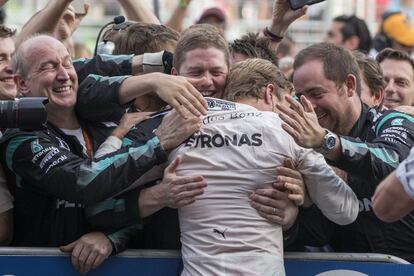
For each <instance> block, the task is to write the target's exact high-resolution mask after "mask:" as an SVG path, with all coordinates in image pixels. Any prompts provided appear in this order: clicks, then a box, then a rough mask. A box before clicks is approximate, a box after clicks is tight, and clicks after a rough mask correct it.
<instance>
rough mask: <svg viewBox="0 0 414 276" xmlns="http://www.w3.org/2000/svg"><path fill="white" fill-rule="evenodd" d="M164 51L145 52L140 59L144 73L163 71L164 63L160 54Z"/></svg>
mask: <svg viewBox="0 0 414 276" xmlns="http://www.w3.org/2000/svg"><path fill="white" fill-rule="evenodd" d="M163 54H164V51H161V52H158V53H145V54H144V57H143V60H142V69H143V71H144V74H148V73H154V72H160V73H164V64H163V62H162V56H163Z"/></svg>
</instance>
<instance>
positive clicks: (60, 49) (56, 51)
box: [23, 39, 69, 65]
mask: <svg viewBox="0 0 414 276" xmlns="http://www.w3.org/2000/svg"><path fill="white" fill-rule="evenodd" d="M23 53H24V57H25V59H26V61H27V62H28V63H30V64H32V65H33V64H38V63H42V62H44V61H45V60H53V59H55V60H61V59H64V58H66V57H67V56H68V55H69V52H68V50H67V49H66V47H65V46H64V45H63V44H62V43H61V42H59V41H55V40H49V39H39V40H37V41H33V43H31V44H29V45H26V47H25V48H24V52H23Z"/></svg>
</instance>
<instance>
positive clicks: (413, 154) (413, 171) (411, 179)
mask: <svg viewBox="0 0 414 276" xmlns="http://www.w3.org/2000/svg"><path fill="white" fill-rule="evenodd" d="M396 176H397V178H398V180H399V181H400V183H401V185H402V186H403V188H404V190H405V192H406V193H407V194H408V195H409V196H410V197H411V198H412V199H414V148H412V149H411V151H410V155H408V157H407V159H405V160H404V161H403V162H401V164H400V165H399V166H398V168H397V170H396Z"/></svg>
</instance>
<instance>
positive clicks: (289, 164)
mask: <svg viewBox="0 0 414 276" xmlns="http://www.w3.org/2000/svg"><path fill="white" fill-rule="evenodd" d="M283 166H285V167H286V168H290V169H295V165H294V164H293V160H292V158H285V160H283Z"/></svg>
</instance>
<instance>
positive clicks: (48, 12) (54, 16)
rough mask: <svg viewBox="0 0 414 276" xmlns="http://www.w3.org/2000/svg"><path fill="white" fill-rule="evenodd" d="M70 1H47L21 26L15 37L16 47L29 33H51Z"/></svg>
mask: <svg viewBox="0 0 414 276" xmlns="http://www.w3.org/2000/svg"><path fill="white" fill-rule="evenodd" d="M70 3H72V0H54V1H49V2H48V3H47V5H46V7H45V8H44V9H42V10H41V11H39V12H37V13H36V14H34V15H33V16H32V17H31V18H30V19H29V21H27V22H26V24H25V25H24V26H23V29H22V30H21V32H20V33H19V34H18V36H17V37H16V39H15V43H16V48H17V47H18V46H19V45H20V44H21V43H22V42H23V41H24V40H26V39H27V38H28V37H30V36H31V35H34V34H37V33H50V34H52V33H53V32H54V31H55V29H56V27H57V25H58V23H59V20H60V18H61V17H62V15H63V13H64V12H65V11H66V9H67V8H68V6H69V5H70Z"/></svg>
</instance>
